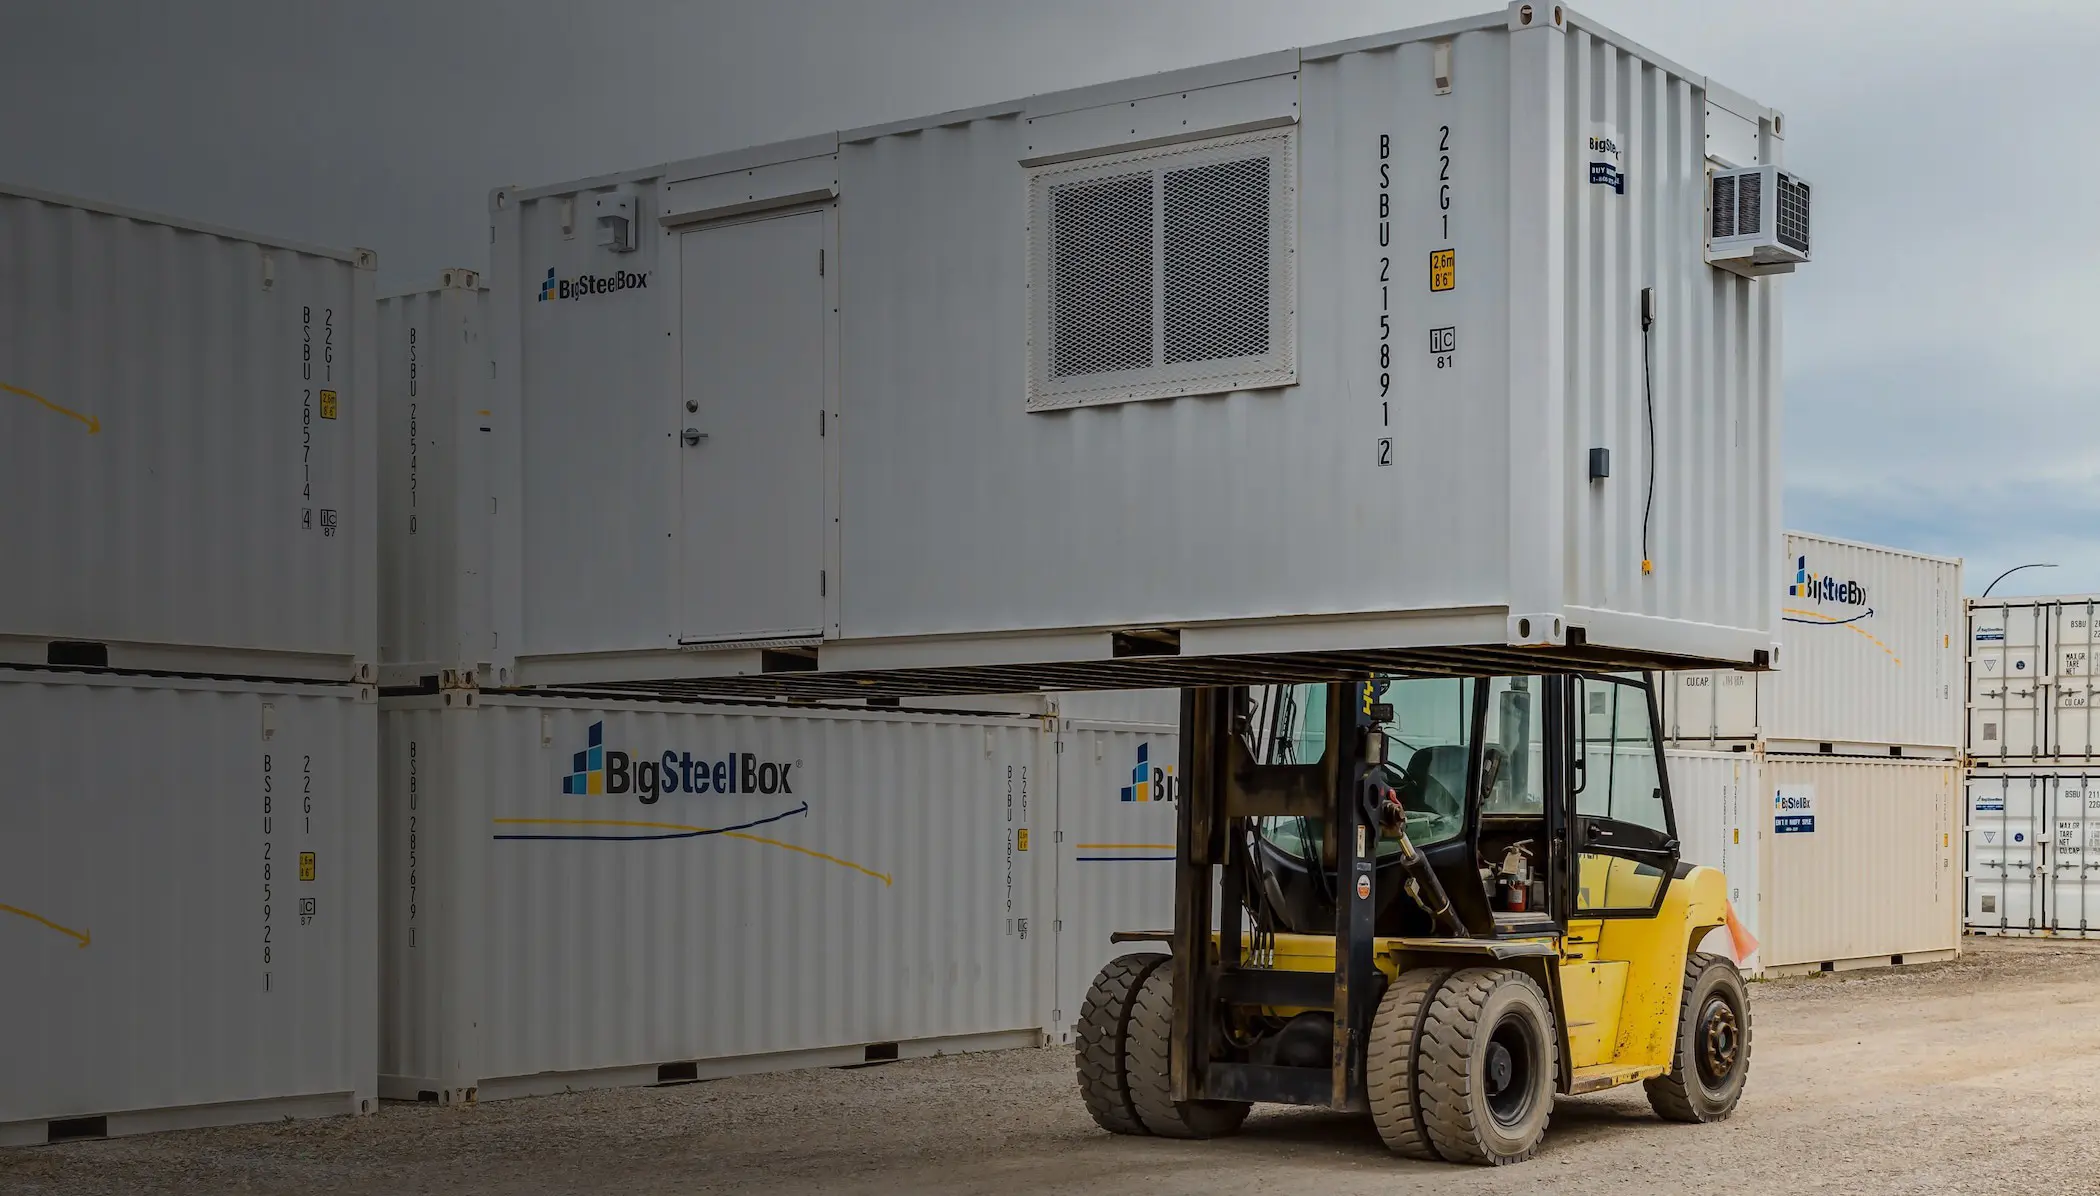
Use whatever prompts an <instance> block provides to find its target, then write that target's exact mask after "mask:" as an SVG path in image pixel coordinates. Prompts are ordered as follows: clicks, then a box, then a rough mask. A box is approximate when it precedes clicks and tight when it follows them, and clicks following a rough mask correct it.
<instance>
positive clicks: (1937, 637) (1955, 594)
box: [1662, 532, 1962, 759]
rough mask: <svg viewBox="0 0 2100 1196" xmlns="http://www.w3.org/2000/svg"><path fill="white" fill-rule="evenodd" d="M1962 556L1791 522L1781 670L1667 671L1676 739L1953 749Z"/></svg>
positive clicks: (1668, 709)
mask: <svg viewBox="0 0 2100 1196" xmlns="http://www.w3.org/2000/svg"><path fill="white" fill-rule="evenodd" d="M1961 579H1962V563H1961V562H1960V561H1959V560H1955V559H1951V558H1947V557H1936V556H1927V555H1924V554H1922V553H1914V552H1906V551H1903V550H1900V549H1894V548H1883V547H1880V546H1878V545H1873V544H1858V543H1853V542H1851V541H1848V540H1836V539H1832V538H1830V537H1828V536H1816V535H1810V534H1808V533H1805V532H1788V533H1787V537H1786V558H1785V568H1784V570H1783V575H1782V577H1781V578H1780V582H1779V588H1780V595H1779V598H1780V617H1781V628H1782V630H1781V632H1780V652H1779V664H1780V667H1779V668H1778V669H1775V670H1772V671H1770V672H1764V673H1743V672H1733V671H1728V670H1720V669H1708V670H1690V671H1679V672H1672V673H1668V674H1666V675H1665V683H1664V685H1663V691H1662V692H1663V728H1664V734H1665V735H1667V736H1668V737H1669V739H1670V741H1671V742H1672V743H1674V744H1681V745H1684V746H1695V745H1699V746H1718V747H1724V748H1725V747H1728V746H1732V745H1734V744H1739V743H1760V744H1762V745H1763V746H1764V747H1765V748H1766V749H1767V750H1770V751H1774V752H1782V753H1792V752H1810V753H1826V752H1827V753H1834V754H1839V755H1869V756H1873V755H1879V756H1886V755H1888V754H1889V750H1888V749H1890V748H1892V747H1893V748H1900V749H1902V754H1903V755H1905V756H1925V757H1929V758H1945V759H1952V758H1953V757H1954V756H1956V755H1958V754H1959V753H1960V751H1961V745H1962V649H1961V647H1959V646H1958V645H1956V644H1955V642H1954V635H1955V633H1956V632H1958V631H1960V630H1961V624H1962V596H1961Z"/></svg>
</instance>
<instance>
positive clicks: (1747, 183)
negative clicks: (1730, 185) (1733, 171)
mask: <svg viewBox="0 0 2100 1196" xmlns="http://www.w3.org/2000/svg"><path fill="white" fill-rule="evenodd" d="M1735 227H1736V231H1737V232H1740V233H1743V234H1744V235H1746V236H1747V235H1749V234H1751V233H1755V232H1759V231H1761V230H1762V229H1763V228H1764V227H1765V176H1763V175H1761V174H1746V175H1742V176H1739V177H1738V179H1737V180H1736V185H1735Z"/></svg>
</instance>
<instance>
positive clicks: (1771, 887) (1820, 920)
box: [1760, 755, 1962, 969]
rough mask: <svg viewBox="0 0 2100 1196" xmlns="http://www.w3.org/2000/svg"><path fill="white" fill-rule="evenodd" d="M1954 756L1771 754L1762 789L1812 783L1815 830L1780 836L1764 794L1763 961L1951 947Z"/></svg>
mask: <svg viewBox="0 0 2100 1196" xmlns="http://www.w3.org/2000/svg"><path fill="white" fill-rule="evenodd" d="M1960 777H1961V769H1960V767H1959V765H1957V764H1954V763H1951V762H1947V763H1935V762H1930V761H1914V760H1892V759H1885V760H1868V759H1861V758H1853V759H1846V758H1843V757H1837V756H1776V755H1775V756H1767V757H1766V758H1765V762H1764V787H1765V793H1766V794H1767V795H1768V798H1769V796H1770V795H1776V794H1778V793H1779V792H1781V791H1789V792H1794V793H1799V792H1800V791H1801V790H1802V788H1803V787H1809V788H1812V789H1813V798H1814V803H1815V806H1814V816H1815V829H1814V830H1813V831H1809V832H1805V833H1804V832H1793V833H1777V829H1776V828H1775V827H1774V826H1773V822H1772V819H1771V816H1770V814H1769V811H1770V810H1771V809H1772V802H1771V801H1770V800H1768V801H1767V802H1766V809H1767V811H1768V813H1767V815H1766V816H1765V818H1764V819H1763V825H1764V826H1765V828H1766V829H1767V830H1768V831H1772V832H1774V833H1771V834H1770V836H1769V837H1768V838H1766V839H1765V840H1764V851H1763V853H1762V854H1763V856H1764V862H1763V865H1762V866H1763V871H1764V877H1763V886H1762V887H1763V890H1764V898H1765V900H1764V920H1763V934H1762V936H1761V937H1762V939H1763V948H1762V950H1761V952H1760V954H1761V955H1762V956H1763V960H1764V964H1765V967H1766V968H1767V969H1770V968H1775V967H1782V966H1787V965H1814V964H1820V963H1824V962H1830V963H1843V962H1845V961H1848V960H1851V961H1876V960H1879V961H1886V960H1887V959H1888V958H1889V957H1890V956H1895V955H1907V956H1916V955H1919V954H1923V953H1928V952H1942V951H1953V950H1957V949H1958V948H1959V946H1960V941H1961V940H1960V931H1961V908H1962V878H1961V873H1960V871H1959V870H1958V869H1957V867H1956V865H1955V859H1956V856H1957V852H1956V849H1955V847H1954V839H1955V837H1956V836H1957V835H1959V834H1960V833H1961V819H1960V815H1959V806H1958V803H1959V802H1960V800H1961V799H1960V789H1961V785H1960Z"/></svg>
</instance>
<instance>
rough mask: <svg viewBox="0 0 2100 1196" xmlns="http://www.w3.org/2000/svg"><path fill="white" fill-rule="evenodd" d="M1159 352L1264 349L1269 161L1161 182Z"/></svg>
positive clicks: (1200, 357) (1194, 170)
mask: <svg viewBox="0 0 2100 1196" xmlns="http://www.w3.org/2000/svg"><path fill="white" fill-rule="evenodd" d="M1160 211H1161V218H1162V219H1161V225H1162V230H1161V240H1162V242H1163V243H1162V245H1161V256H1162V263H1161V264H1162V271H1163V275H1162V280H1161V283H1162V285H1161V307H1162V320H1161V328H1162V334H1163V335H1162V340H1163V344H1162V351H1163V356H1164V359H1165V360H1166V361H1167V362H1168V363H1170V364H1171V363H1176V362H1185V361H1218V360H1222V359H1224V358H1230V357H1253V356H1258V355H1260V354H1263V353H1267V352H1268V351H1269V230H1270V223H1269V159H1268V157H1267V156H1266V155H1264V156H1262V157H1258V158H1242V159H1240V160H1238V161H1235V162H1215V163H1212V164H1210V165H1208V166H1196V167H1191V168H1188V169H1185V170H1170V171H1167V172H1165V173H1164V174H1163V175H1162V176H1161V180H1160Z"/></svg>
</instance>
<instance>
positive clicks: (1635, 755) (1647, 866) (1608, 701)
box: [1568, 677, 1678, 918]
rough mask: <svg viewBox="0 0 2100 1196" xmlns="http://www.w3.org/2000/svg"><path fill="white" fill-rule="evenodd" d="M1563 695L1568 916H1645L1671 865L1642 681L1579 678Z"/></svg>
mask: <svg viewBox="0 0 2100 1196" xmlns="http://www.w3.org/2000/svg"><path fill="white" fill-rule="evenodd" d="M1570 688H1571V690H1572V695H1571V696H1572V698H1573V699H1574V700H1573V702H1572V703H1571V707H1572V708H1571V710H1570V711H1569V716H1570V717H1569V720H1568V721H1569V729H1570V730H1571V732H1572V739H1573V741H1574V749H1575V750H1574V751H1572V752H1571V753H1570V754H1569V760H1570V762H1571V764H1572V766H1573V767H1572V772H1573V780H1574V786H1575V803H1574V804H1575V820H1574V847H1573V851H1574V855H1575V908H1574V911H1573V916H1574V917H1576V918H1599V917H1607V918H1608V917H1638V916H1645V915H1647V914H1651V913H1653V912H1654V911H1655V910H1656V909H1657V908H1659V907H1660V906H1661V905H1662V899H1663V893H1664V892H1665V891H1666V890H1667V889H1668V888H1669V884H1670V879H1671V877H1672V875H1673V874H1674V873H1675V872H1676V869H1677V860H1678V844H1677V827H1676V823H1675V821H1674V819H1673V818H1672V817H1671V813H1670V800H1669V793H1668V778H1667V777H1666V776H1665V773H1664V769H1663V758H1662V751H1661V745H1660V743H1659V742H1658V741H1657V738H1656V734H1655V703H1654V698H1653V694H1652V692H1651V691H1650V690H1649V688H1648V684H1647V682H1646V681H1643V680H1635V679H1628V678H1617V677H1579V678H1576V679H1575V680H1574V682H1573V683H1572V685H1571V686H1570Z"/></svg>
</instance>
